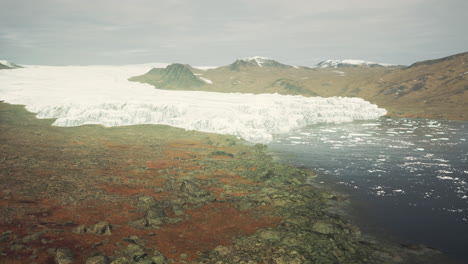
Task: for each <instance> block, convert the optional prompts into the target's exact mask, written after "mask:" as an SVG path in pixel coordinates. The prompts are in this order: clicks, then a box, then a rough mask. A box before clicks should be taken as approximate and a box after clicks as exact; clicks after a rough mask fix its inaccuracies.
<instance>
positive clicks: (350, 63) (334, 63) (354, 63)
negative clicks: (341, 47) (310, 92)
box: [316, 60, 397, 68]
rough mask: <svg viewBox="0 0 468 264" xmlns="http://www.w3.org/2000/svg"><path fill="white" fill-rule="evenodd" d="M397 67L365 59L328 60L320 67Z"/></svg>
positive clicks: (320, 64)
mask: <svg viewBox="0 0 468 264" xmlns="http://www.w3.org/2000/svg"><path fill="white" fill-rule="evenodd" d="M359 66H361V67H397V66H396V65H392V64H384V63H376V62H371V61H364V60H326V61H322V62H319V63H318V64H317V66H316V67H318V68H343V67H359Z"/></svg>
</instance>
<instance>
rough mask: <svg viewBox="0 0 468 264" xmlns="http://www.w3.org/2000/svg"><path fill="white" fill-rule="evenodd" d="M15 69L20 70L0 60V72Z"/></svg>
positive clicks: (14, 65) (12, 64) (17, 66)
mask: <svg viewBox="0 0 468 264" xmlns="http://www.w3.org/2000/svg"><path fill="white" fill-rule="evenodd" d="M17 68H22V67H21V66H19V65H17V64H15V63H12V62H9V61H6V60H0V70H9V69H17Z"/></svg>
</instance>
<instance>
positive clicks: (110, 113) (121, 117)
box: [0, 66, 386, 143]
mask: <svg viewBox="0 0 468 264" xmlns="http://www.w3.org/2000/svg"><path fill="white" fill-rule="evenodd" d="M149 69H150V68H149V67H148V66H141V67H136V66H121V67H118V66H87V67H78V66H69V67H49V66H36V67H31V68H23V69H18V70H15V71H1V72H0V95H1V99H2V100H5V101H6V102H8V103H13V104H24V105H26V107H27V109H28V110H29V111H32V112H35V113H37V114H38V115H37V116H38V117H39V118H57V120H56V121H55V122H54V125H56V126H79V125H83V124H102V125H104V126H123V125H134V124H166V125H171V126H175V127H181V128H185V129H190V130H199V131H206V132H215V133H221V134H232V135H238V136H240V137H243V138H245V139H246V140H249V141H252V142H261V143H266V142H268V141H270V140H271V139H272V135H273V134H277V133H285V132H288V131H290V130H292V129H296V128H299V127H304V126H307V125H310V124H316V123H321V122H328V123H330V122H334V123H335V122H350V121H353V120H362V119H375V118H378V117H380V116H382V115H384V114H385V113H386V111H385V110H384V109H380V108H378V107H377V106H376V105H373V104H370V103H369V102H367V101H364V100H362V99H359V98H339V97H333V98H320V97H315V98H313V97H312V98H306V97H302V96H284V95H278V94H262V95H253V94H239V93H233V94H226V93H210V92H188V91H169V90H158V89H154V88H153V87H152V86H150V85H147V84H142V83H136V82H129V81H127V78H128V77H130V76H134V75H138V74H142V73H145V72H147V71H148V70H149Z"/></svg>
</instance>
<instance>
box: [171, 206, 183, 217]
mask: <svg viewBox="0 0 468 264" xmlns="http://www.w3.org/2000/svg"><path fill="white" fill-rule="evenodd" d="M172 212H173V213H174V214H175V215H177V216H180V215H183V214H184V208H183V207H182V205H180V204H172Z"/></svg>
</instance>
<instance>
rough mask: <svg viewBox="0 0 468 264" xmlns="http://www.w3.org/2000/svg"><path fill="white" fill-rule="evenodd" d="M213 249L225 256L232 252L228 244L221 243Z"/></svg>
mask: <svg viewBox="0 0 468 264" xmlns="http://www.w3.org/2000/svg"><path fill="white" fill-rule="evenodd" d="M213 251H214V252H216V253H218V254H219V255H220V256H225V255H227V254H229V253H230V252H231V249H230V248H228V247H226V246H222V245H219V246H217V247H215V248H214V250H213Z"/></svg>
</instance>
